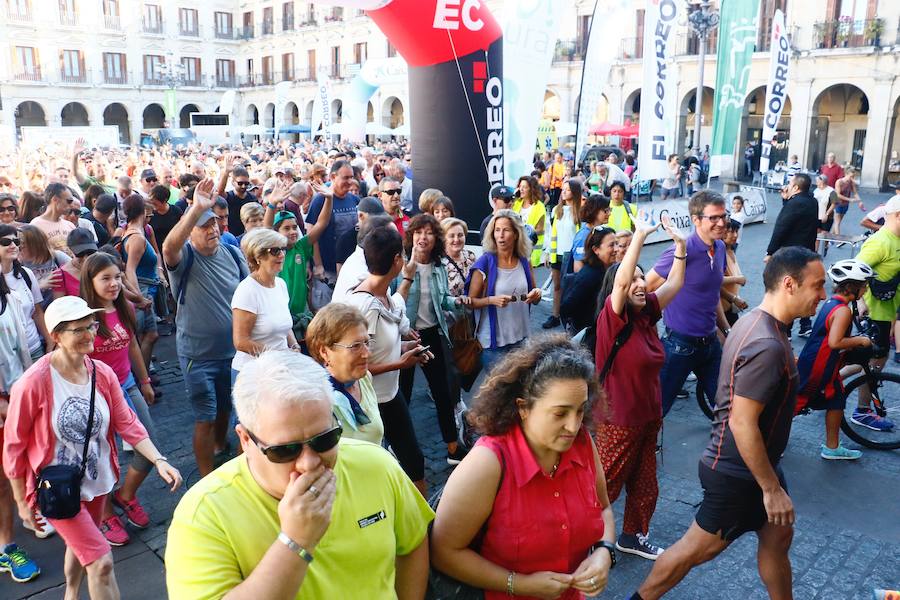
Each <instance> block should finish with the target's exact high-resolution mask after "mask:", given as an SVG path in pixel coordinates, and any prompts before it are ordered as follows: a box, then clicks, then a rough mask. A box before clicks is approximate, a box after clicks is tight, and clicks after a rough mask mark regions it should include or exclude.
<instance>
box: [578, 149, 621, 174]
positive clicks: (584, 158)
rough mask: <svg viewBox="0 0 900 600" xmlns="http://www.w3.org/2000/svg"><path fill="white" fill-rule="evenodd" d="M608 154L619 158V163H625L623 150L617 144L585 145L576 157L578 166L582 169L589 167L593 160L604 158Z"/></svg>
mask: <svg viewBox="0 0 900 600" xmlns="http://www.w3.org/2000/svg"><path fill="white" fill-rule="evenodd" d="M610 154H615V155H616V156H617V157H618V158H619V164H620V165H622V164H624V163H625V152H623V151H622V149H621V148H619V147H618V146H586V147H585V149H584V150H582V151H581V156H580V157H579V158H578V168H579V169H580V170H582V171H584V170H586V169H588V168H590V166H591V163H592V162H594V161H595V160H606V158H607V157H608V156H609V155H610Z"/></svg>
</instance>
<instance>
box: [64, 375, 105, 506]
mask: <svg viewBox="0 0 900 600" xmlns="http://www.w3.org/2000/svg"><path fill="white" fill-rule="evenodd" d="M50 378H51V379H52V380H53V415H52V417H51V422H52V425H53V433H54V435H55V436H56V449H55V450H54V453H53V460H51V461H50V464H51V465H75V466H80V465H81V455H82V453H83V452H84V434H85V433H86V431H87V422H88V413H89V411H90V406H91V401H90V398H91V382H90V381H88V382H87V383H83V384H78V383H72V382H71V381H69V380H67V379H66V378H64V377H63V376H62V374H61V373H60V372H59V371H57V370H56V369H55V368H54V367H53V366H52V365H51V367H50ZM108 431H109V405H108V404H107V403H106V398H104V397H103V394H101V393H100V390H97V391H96V395H95V397H94V420H93V422H92V425H91V435H90V441H89V442H88V454H87V461H86V463H85V464H86V465H87V468H86V469H85V471H84V479H82V480H81V499H82V500H83V501H85V502H89V501H91V500H93V499H94V498H96V497H97V496H102V495H103V494H108V493H109V492H111V491H112V489H113V486H114V485H115V484H116V476H115V474H114V473H113V469H112V464H111V463H110V454H111V451H110V448H109V441H108V440H107V438H106V435H107V433H108Z"/></svg>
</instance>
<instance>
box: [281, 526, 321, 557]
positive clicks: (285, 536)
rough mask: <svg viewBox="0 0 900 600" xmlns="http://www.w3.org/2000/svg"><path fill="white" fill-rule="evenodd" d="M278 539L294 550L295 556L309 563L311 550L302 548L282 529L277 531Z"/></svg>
mask: <svg viewBox="0 0 900 600" xmlns="http://www.w3.org/2000/svg"><path fill="white" fill-rule="evenodd" d="M278 541H279V542H281V543H282V544H284V545H285V546H287V547H288V548H289V549H290V550H291V552H294V553H295V554H296V555H297V556H299V557H300V558H302V559H303V560H305V561H306V564H311V563H312V561H313V555H312V553H311V552H308V551H307V550H306V549H305V548H303V547H302V546H301V545H300V544H298V543H297V542H295V541H294V540H292V539H291V538H290V537H289V536H288V534H286V533H285V532H283V531H280V532H278Z"/></svg>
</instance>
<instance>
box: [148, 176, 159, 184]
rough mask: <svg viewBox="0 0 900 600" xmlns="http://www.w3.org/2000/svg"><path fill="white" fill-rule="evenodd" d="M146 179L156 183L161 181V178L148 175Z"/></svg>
mask: <svg viewBox="0 0 900 600" xmlns="http://www.w3.org/2000/svg"><path fill="white" fill-rule="evenodd" d="M144 181H149V182H150V183H156V182H157V181H159V179H157V178H156V177H148V178H147V179H145V180H144Z"/></svg>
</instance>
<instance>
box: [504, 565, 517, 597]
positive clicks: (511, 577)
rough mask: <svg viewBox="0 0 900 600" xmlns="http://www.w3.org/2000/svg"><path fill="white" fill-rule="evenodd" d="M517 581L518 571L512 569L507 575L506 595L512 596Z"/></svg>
mask: <svg viewBox="0 0 900 600" xmlns="http://www.w3.org/2000/svg"><path fill="white" fill-rule="evenodd" d="M515 581H516V573H515V571H510V572H509V574H508V575H507V576H506V595H507V596H512V595H514V594H515V585H514V584H515Z"/></svg>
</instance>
